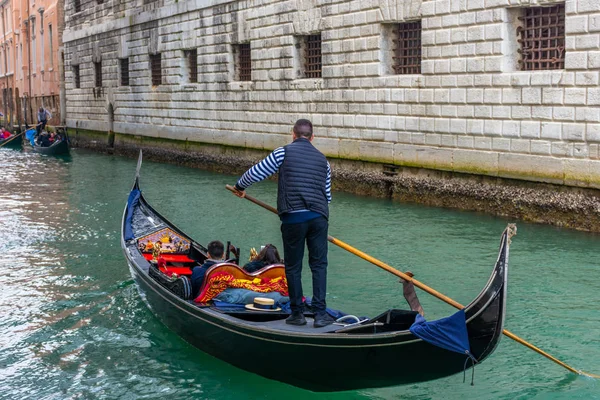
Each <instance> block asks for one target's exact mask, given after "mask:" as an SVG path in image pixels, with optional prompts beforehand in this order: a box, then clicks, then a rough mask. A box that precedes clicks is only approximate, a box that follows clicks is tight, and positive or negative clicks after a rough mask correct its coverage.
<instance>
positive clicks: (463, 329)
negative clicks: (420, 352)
mask: <svg viewBox="0 0 600 400" xmlns="http://www.w3.org/2000/svg"><path fill="white" fill-rule="evenodd" d="M410 331H411V333H412V334H413V335H415V336H417V337H419V338H420V339H423V340H424V341H426V342H427V343H431V344H433V345H434V346H438V347H441V348H443V349H446V350H450V351H454V352H456V353H461V354H467V355H469V356H470V354H471V346H470V344H469V335H468V333H467V322H466V318H465V312H464V311H463V310H460V311H458V312H457V313H455V314H453V315H451V316H449V317H446V318H442V319H438V320H435V321H430V322H427V321H426V320H425V318H423V317H422V316H421V315H417V318H416V319H415V322H414V323H413V324H412V326H411V327H410Z"/></svg>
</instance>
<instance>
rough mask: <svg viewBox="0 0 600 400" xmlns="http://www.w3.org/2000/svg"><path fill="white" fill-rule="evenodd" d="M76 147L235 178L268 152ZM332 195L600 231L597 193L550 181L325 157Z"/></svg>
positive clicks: (147, 141)
mask: <svg viewBox="0 0 600 400" xmlns="http://www.w3.org/2000/svg"><path fill="white" fill-rule="evenodd" d="M71 137H72V139H73V140H74V142H75V144H76V145H77V146H78V147H85V148H92V149H95V150H97V151H103V152H111V153H112V152H115V153H117V154H122V155H125V156H129V157H137V154H138V151H139V149H143V150H144V157H145V158H146V159H149V160H155V161H160V162H168V163H172V164H178V165H184V166H188V167H194V168H201V169H208V170H212V171H215V172H219V173H226V174H241V173H243V172H244V171H245V170H246V169H247V168H249V167H250V166H252V165H253V164H254V163H256V162H257V161H258V160H260V159H261V158H262V157H264V156H265V155H266V154H268V151H265V150H255V149H246V148H239V147H232V146H224V145H219V144H204V143H199V142H190V141H176V140H169V139H160V138H150V137H143V136H134V135H123V134H116V135H115V141H114V148H110V147H108V136H107V135H106V134H105V133H102V132H94V131H83V130H79V131H78V132H77V133H71ZM330 162H331V164H332V169H333V173H334V175H333V184H334V190H339V191H346V192H351V193H356V194H361V195H369V196H375V197H384V198H390V199H394V200H397V201H402V202H415V203H421V204H426V205H431V206H436V207H447V208H452V209H461V210H469V211H478V212H485V213H488V214H493V215H498V216H503V217H509V218H517V219H521V220H525V221H531V222H538V223H545V224H550V225H556V226H562V227H567V228H572V229H578V230H584V231H591V232H600V191H598V190H595V189H588V188H575V187H570V186H564V185H555V184H551V183H536V182H527V181H522V180H515V179H506V178H501V177H492V176H485V175H475V174H462V173H457V172H453V171H438V170H430V169H424V168H415V167H402V166H398V167H397V168H396V175H387V174H385V173H384V172H383V165H382V164H381V163H375V162H366V161H356V160H347V159H334V158H332V159H331V160H330Z"/></svg>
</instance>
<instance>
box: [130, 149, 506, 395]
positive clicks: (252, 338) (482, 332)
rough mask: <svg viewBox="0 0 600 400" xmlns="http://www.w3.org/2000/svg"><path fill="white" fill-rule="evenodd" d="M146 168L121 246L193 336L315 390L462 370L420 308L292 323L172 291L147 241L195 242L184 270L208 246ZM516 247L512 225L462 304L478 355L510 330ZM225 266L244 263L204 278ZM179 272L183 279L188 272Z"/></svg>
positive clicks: (175, 326)
mask: <svg viewBox="0 0 600 400" xmlns="http://www.w3.org/2000/svg"><path fill="white" fill-rule="evenodd" d="M140 166H141V154H140V159H139V161H138V171H137V174H136V179H135V183H134V186H133V189H132V191H131V193H130V196H129V200H128V202H127V205H126V207H125V212H124V215H123V220H122V231H121V246H122V248H123V252H124V254H125V258H126V259H127V263H128V265H129V267H130V271H131V273H132V275H133V278H134V280H135V283H136V285H137V288H138V290H139V292H140V294H141V297H142V299H144V301H145V302H146V303H147V305H148V306H149V308H150V309H151V310H152V311H153V312H154V314H155V315H156V316H157V317H158V318H159V319H160V320H161V321H162V322H163V323H164V324H165V325H166V326H167V327H169V328H170V329H171V330H173V331H174V332H176V333H177V334H178V335H180V336H181V337H182V338H183V339H185V340H186V341H187V342H189V343H191V344H192V345H194V346H195V347H197V348H199V349H200V350H202V351H204V352H206V353H208V354H211V355H213V356H215V357H217V358H219V359H221V360H224V361H226V362H228V363H230V364H233V365H235V366H237V367H239V368H242V369H244V370H247V371H250V372H253V373H256V374H259V375H262V376H264V377H267V378H270V379H276V380H279V381H282V382H285V383H288V384H292V385H295V386H298V387H302V388H306V389H309V390H314V391H340V390H352V389H361V388H370V387H383V386H392V385H400V384H412V383H415V382H422V381H429V380H433V379H438V378H442V377H446V376H449V375H452V374H456V373H459V372H463V371H464V368H465V364H466V363H465V360H466V357H465V354H459V353H456V352H451V351H449V350H445V349H443V348H441V347H438V346H434V345H433V344H430V343H428V342H426V341H424V340H422V339H420V338H418V337H417V336H415V335H414V334H413V333H411V332H410V331H409V327H410V326H411V325H412V324H413V323H414V321H415V318H416V315H417V313H416V312H414V311H404V310H388V311H386V312H384V313H382V314H381V315H379V316H377V317H375V318H372V319H369V320H367V321H364V322H360V323H355V324H353V325H349V326H339V325H329V326H326V327H324V328H313V327H312V325H311V324H310V323H309V324H308V325H306V326H302V327H297V326H291V325H286V324H285V323H284V319H285V318H286V317H287V316H288V315H287V314H285V313H282V312H272V311H270V312H260V311H259V312H257V311H250V310H245V309H244V310H242V311H239V310H234V309H230V310H227V309H225V310H224V309H221V308H217V307H215V306H212V305H211V304H197V303H195V302H194V301H193V300H189V299H185V298H184V297H186V296H185V295H182V293H189V291H187V292H186V291H185V290H183V289H185V288H183V289H182V287H179V290H174V289H173V287H172V284H173V282H174V281H173V280H171V278H167V276H166V275H164V274H163V273H162V272H160V271H159V270H158V269H157V267H156V266H155V264H153V263H151V262H149V259H150V258H151V255H150V254H148V253H147V252H146V251H147V250H148V247H147V246H146V245H147V244H148V243H152V242H150V239H148V238H149V237H160V235H165V234H168V235H169V236H168V237H169V238H175V240H177V241H180V242H185V243H186V244H188V246H187V248H186V250H185V251H183V252H178V254H170V255H168V257H167V256H165V258H167V260H168V261H169V262H172V265H173V268H174V269H177V268H179V270H180V271H181V269H182V268H183V269H186V268H189V267H192V266H194V265H198V264H201V263H202V262H203V260H204V259H205V258H206V257H207V255H206V249H205V248H204V247H203V246H202V245H200V244H199V243H197V242H195V241H193V240H192V239H191V238H189V237H188V236H187V235H185V234H184V233H183V232H182V231H180V230H179V229H178V228H177V227H175V226H174V225H173V224H171V223H170V222H169V221H167V220H166V219H165V218H164V217H163V216H161V215H160V214H159V213H158V212H157V211H155V210H154V209H153V208H152V207H151V206H150V205H149V204H148V202H147V201H146V199H145V198H144V196H143V195H142V194H141V192H140V190H139V169H140ZM153 235H154V236H153ZM144 240H146V243H144ZM168 242H169V240H167V243H168ZM150 247H151V246H150ZM174 253H176V252H174ZM508 255H509V236H508V230H505V232H504V233H503V234H502V238H501V243H500V251H499V256H498V259H497V262H496V265H495V267H494V269H493V271H492V275H491V277H490V279H489V281H488V282H487V284H486V285H485V287H484V289H483V290H482V292H481V293H480V294H479V295H478V296H477V297H476V298H475V300H473V301H472V302H471V303H470V304H469V305H468V306H467V307H465V309H464V313H465V320H466V327H467V332H468V341H469V343H470V348H471V354H472V356H473V357H474V358H475V359H476V360H477V362H481V361H483V360H484V359H485V358H487V357H488V356H489V355H490V354H491V353H492V352H493V351H494V349H495V348H496V346H497V345H498V342H499V340H500V337H501V336H502V329H503V325H504V316H505V311H506V304H505V303H506V289H507V269H508ZM221 270H227V271H229V272H232V271H233V272H235V271H238V270H239V271H242V270H241V268H239V267H237V266H236V265H235V264H232V263H227V262H225V263H222V264H217V265H215V266H213V267H211V268H210V269H209V270H208V271H207V275H206V276H207V278H206V279H205V282H206V281H207V280H208V279H209V277H210V276H213V275H212V274H214V273H215V272H216V271H221ZM277 271H279V272H278V273H283V272H282V271H283V267H282V266H277V265H274V266H268V267H265V268H263V270H261V271H257V272H255V273H253V274H250V275H251V276H257V275H260V276H261V277H264V276H265V275H270V276H273V274H275V273H276V272H277ZM178 279H179V280H180V281H181V282H184V283H185V278H178ZM184 286H185V285H184ZM176 293H177V294H176ZM188 297H189V296H188ZM463 326H464V325H463ZM469 365H471V364H470V363H469Z"/></svg>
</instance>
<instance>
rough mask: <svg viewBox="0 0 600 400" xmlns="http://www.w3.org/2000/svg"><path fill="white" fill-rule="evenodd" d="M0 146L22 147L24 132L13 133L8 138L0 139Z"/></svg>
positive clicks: (9, 147) (8, 147)
mask: <svg viewBox="0 0 600 400" xmlns="http://www.w3.org/2000/svg"><path fill="white" fill-rule="evenodd" d="M0 148H3V149H22V148H23V133H17V134H13V135H11V136H9V137H7V138H6V139H0Z"/></svg>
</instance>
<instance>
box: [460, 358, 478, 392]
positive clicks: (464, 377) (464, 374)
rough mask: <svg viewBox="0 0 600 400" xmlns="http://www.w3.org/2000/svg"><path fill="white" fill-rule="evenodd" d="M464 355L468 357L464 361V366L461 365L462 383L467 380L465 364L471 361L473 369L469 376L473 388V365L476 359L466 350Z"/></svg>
mask: <svg viewBox="0 0 600 400" xmlns="http://www.w3.org/2000/svg"><path fill="white" fill-rule="evenodd" d="M465 354H466V355H467V356H468V357H467V358H466V359H465V364H464V365H463V383H465V382H466V379H467V363H468V362H469V360H471V367H472V369H473V371H472V374H471V386H475V363H476V362H477V359H475V357H473V355H472V354H471V353H470V352H469V350H466V351H465Z"/></svg>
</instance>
